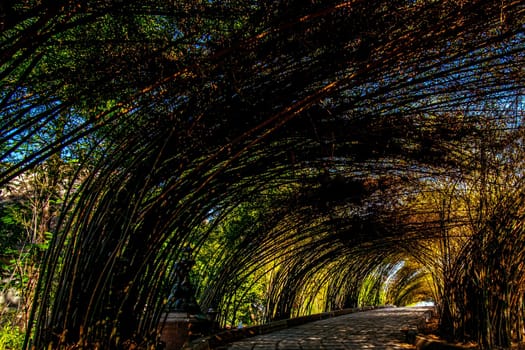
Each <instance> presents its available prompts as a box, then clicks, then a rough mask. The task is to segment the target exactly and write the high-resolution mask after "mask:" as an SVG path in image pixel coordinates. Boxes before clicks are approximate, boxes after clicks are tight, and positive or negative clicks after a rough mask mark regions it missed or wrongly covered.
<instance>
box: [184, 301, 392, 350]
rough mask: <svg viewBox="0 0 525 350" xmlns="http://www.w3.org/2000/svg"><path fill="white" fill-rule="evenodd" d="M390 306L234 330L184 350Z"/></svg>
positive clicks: (225, 342) (365, 307) (353, 309)
mask: <svg viewBox="0 0 525 350" xmlns="http://www.w3.org/2000/svg"><path fill="white" fill-rule="evenodd" d="M390 307H393V306H392V305H384V306H364V307H360V308H349V309H342V310H336V311H330V312H323V313H319V314H314V315H308V316H301V317H295V318H290V319H286V320H280V321H274V322H270V323H265V324H261V325H257V326H249V327H243V328H235V329H230V330H227V331H223V332H220V333H216V334H213V335H211V336H208V337H204V338H199V339H196V340H193V341H192V342H190V343H189V344H186V345H185V346H184V347H183V349H184V350H207V349H216V348H218V347H221V346H224V345H226V344H228V343H232V342H235V341H237V340H241V339H245V338H250V337H255V336H257V335H262V334H267V333H271V332H275V331H279V330H282V329H286V328H290V327H295V326H299V325H302V324H306V323H309V322H314V321H320V320H324V319H327V318H331V317H337V316H342V315H347V314H352V313H356V312H363V311H370V310H376V309H382V308H390Z"/></svg>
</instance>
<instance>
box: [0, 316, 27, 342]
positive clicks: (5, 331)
mask: <svg viewBox="0 0 525 350" xmlns="http://www.w3.org/2000/svg"><path fill="white" fill-rule="evenodd" d="M5 318H6V317H5V315H4V316H3V317H2V320H1V321H0V349H1V350H19V349H22V345H23V344H24V337H25V332H24V331H23V330H22V329H21V328H20V326H19V325H18V324H16V323H15V322H13V321H10V320H7V321H6V320H5Z"/></svg>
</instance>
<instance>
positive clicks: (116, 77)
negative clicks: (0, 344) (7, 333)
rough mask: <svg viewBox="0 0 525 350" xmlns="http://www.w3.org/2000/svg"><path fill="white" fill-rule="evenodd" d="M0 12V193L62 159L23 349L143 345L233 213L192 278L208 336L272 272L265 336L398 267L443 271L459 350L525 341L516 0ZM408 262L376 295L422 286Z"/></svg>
mask: <svg viewBox="0 0 525 350" xmlns="http://www.w3.org/2000/svg"><path fill="white" fill-rule="evenodd" d="M0 11H1V13H0V14H1V17H0V30H1V32H0V37H1V41H0V52H1V54H0V67H1V68H0V84H1V89H0V116H1V119H0V130H1V132H0V139H1V141H0V152H1V154H2V156H1V160H0V161H1V164H0V185H1V186H9V184H10V183H12V181H14V180H16V179H17V178H18V177H19V176H21V175H22V174H25V173H28V172H30V171H31V170H32V169H34V168H35V167H37V166H40V165H41V164H47V163H46V162H50V161H53V160H55V161H58V160H57V157H58V158H60V159H62V161H64V162H69V164H71V166H72V168H73V169H74V171H73V173H72V175H71V178H70V182H69V187H68V189H67V191H65V192H64V193H62V197H63V201H62V202H61V210H60V213H61V215H60V216H59V217H58V218H56V222H54V224H53V239H52V241H51V243H50V246H49V249H48V250H47V252H46V256H45V260H44V263H43V267H42V271H41V275H40V276H41V277H40V280H39V284H38V286H37V289H36V294H35V299H34V307H33V311H32V314H31V319H30V323H29V324H30V332H28V334H30V338H31V339H28V340H27V344H26V346H27V348H29V347H30V346H35V347H36V348H37V349H41V348H47V346H48V344H50V343H52V344H53V346H55V347H58V346H72V345H73V344H77V345H78V346H85V347H86V348H87V347H89V346H92V345H93V344H102V345H100V346H103V347H104V348H122V347H124V346H125V344H129V342H130V341H131V340H133V341H135V342H136V343H138V344H142V345H141V346H146V345H144V344H148V342H152V341H154V338H155V337H156V334H155V332H156V330H157V329H158V325H159V324H160V323H161V317H162V313H163V312H164V308H165V304H166V297H167V294H168V293H169V290H170V288H171V286H172V284H173V283H174V280H173V279H174V276H173V271H172V266H173V262H174V261H177V260H178V259H179V258H180V257H181V254H182V253H181V252H182V251H183V248H184V247H186V246H188V245H193V246H194V248H195V251H196V254H198V252H199V249H204V247H206V246H207V245H209V244H210V242H211V238H210V237H213V235H214V232H215V231H214V230H216V229H217V228H218V227H220V226H221V224H222V223H223V222H224V220H226V219H227V218H228V217H230V216H231V215H232V213H237V211H238V210H239V208H245V209H246V210H250V212H251V213H252V214H250V215H247V216H245V218H246V220H245V221H242V222H239V225H240V226H239V232H242V235H237V236H233V237H230V238H229V241H227V242H222V245H220V246H218V248H217V256H216V258H215V259H214V260H213V261H209V262H208V265H207V266H205V268H204V269H203V271H202V275H201V278H200V280H199V281H197V293H198V297H199V301H200V303H201V306H202V308H203V309H206V308H207V307H214V308H218V310H219V312H220V316H221V317H222V320H223V321H226V320H227V319H228V317H230V316H231V314H229V313H230V312H231V311H228V310H231V308H230V306H231V305H234V304H235V303H238V302H239V301H236V299H235V295H237V294H236V291H239V290H242V288H245V285H246V283H247V281H250V278H251V279H257V278H259V279H260V278H263V276H267V273H269V271H272V283H271V287H269V290H268V293H267V295H268V299H267V314H266V320H272V319H279V318H288V317H292V316H297V315H300V314H305V313H308V312H309V310H312V307H313V306H312V305H313V303H314V299H315V296H316V295H318V294H319V293H321V292H326V295H327V297H326V298H325V300H324V305H323V306H322V308H323V309H324V310H332V309H336V308H342V307H348V306H354V305H357V304H359V303H360V302H361V301H362V298H361V297H360V292H359V291H360V290H361V286H362V285H363V283H364V282H365V281H366V280H367V278H370V276H378V277H377V278H376V280H375V284H373V283H372V285H371V287H370V288H371V290H372V291H375V292H373V293H371V294H370V295H375V296H374V297H371V298H370V299H369V300H368V301H366V302H370V303H374V302H378V301H379V299H378V298H379V292H380V290H381V283H379V281H380V279H381V278H382V276H387V275H389V274H390V273H391V272H392V271H396V272H398V271H400V270H399V269H400V266H399V265H397V264H399V262H401V261H404V260H407V259H411V260H412V261H415V262H417V263H418V264H419V265H418V266H425V267H426V268H427V270H428V271H431V272H430V273H432V274H434V276H438V275H439V276H441V277H442V279H441V282H440V283H441V284H440V285H439V286H437V287H436V288H437V290H438V295H435V296H434V297H436V299H439V298H441V299H440V300H438V301H439V302H440V303H439V305H440V312H441V313H442V315H443V318H442V320H443V321H442V324H443V328H444V329H447V330H448V331H450V332H451V333H453V334H454V336H455V337H456V338H458V339H464V338H468V337H471V338H474V339H475V340H478V341H480V342H481V343H482V345H483V346H485V347H486V348H488V347H490V346H492V345H504V346H506V345H509V344H510V343H509V342H510V341H511V340H514V339H518V340H519V339H521V337H522V336H523V329H522V327H521V326H519V324H522V322H523V321H525V319H524V316H525V314H524V312H523V311H524V310H525V309H524V306H525V304H524V300H523V296H524V289H523V287H522V286H523V280H524V278H525V271H524V268H523V267H524V260H523V257H524V252H525V239H524V237H525V235H524V234H523V233H524V232H523V228H524V226H523V224H524V222H525V221H524V210H523V199H524V194H525V191H524V190H525V187H524V186H523V169H524V168H523V161H522V160H523V157H522V156H523V153H519V152H520V148H522V146H523V107H524V102H525V101H524V99H523V92H524V88H525V72H524V69H523V67H524V66H525V65H524V63H525V40H524V39H525V21H524V18H525V6H524V4H523V2H522V1H519V0H518V1H515V0H504V1H489V0H473V1H452V0H450V1H448V0H446V1H431V0H421V1H419V0H418V1H387V0H374V1H360V0H351V1H308V2H305V1H296V0H288V1H273V2H257V1H247V0H232V1H176V2H173V1H164V0H158V1H150V0H141V1H135V0H132V1H127V2H122V1H116V0H113V1H110V0H100V1H91V0H83V1H68V0H64V1H59V2H55V1H30V0H24V1H21V0H20V1H14V2H12V3H9V4H8V3H2V5H1V8H0ZM520 155H521V156H520ZM510 160H512V162H511V161H510ZM509 164H512V165H510V167H509V166H508V165H509ZM503 165H505V166H507V168H504V167H503ZM505 169H506V170H505ZM501 174H505V176H506V178H503V177H502V176H503V175H501ZM471 185H472V186H471ZM447 186H448V187H447ZM469 186H471V187H469ZM472 188H476V191H474V190H473V189H472ZM510 189H512V190H510ZM498 191H499V192H498ZM489 192H490V195H489ZM473 193H476V196H477V197H475V196H474V197H475V198H473V197H472V196H473ZM467 195H469V196H467ZM462 196H463V197H462ZM467 197H468V199H465V200H463V199H462V198H467ZM459 202H461V203H463V204H462V205H460V204H457V203H459ZM422 203H424V204H425V205H423V204H422ZM465 203H466V204H465ZM430 204H432V205H430ZM474 207H475V208H477V209H478V211H477V213H478V214H479V215H478V216H479V217H475V215H471V213H472V212H473V210H472V208H474ZM469 210H470V211H469ZM253 213H256V214H253ZM502 213H504V215H503V214H502ZM436 242H437V243H436ZM436 252H439V254H437V253H436ZM480 262H481V263H482V266H481V267H480ZM396 266H397V267H396ZM405 268H406V269H408V270H406V271H405V270H403V269H402V268H401V275H403V274H404V275H403V276H404V277H403V278H400V279H399V280H398V281H397V285H396V287H395V288H393V289H392V293H394V294H395V293H397V294H396V295H393V296H392V300H398V301H399V302H402V300H408V299H409V297H408V296H407V295H403V290H404V291H406V290H408V289H410V288H412V289H410V290H412V291H416V290H420V289H418V288H419V287H420V285H418V283H420V281H421V280H415V279H413V278H412V277H413V274H412V272H414V271H415V270H414V269H412V270H411V269H410V268H408V267H407V266H405ZM254 276H255V277H254ZM411 276H412V277H411ZM489 276H490V278H489ZM264 278H266V277H264ZM418 281H419V282H418ZM494 281H496V282H494ZM490 286H493V287H490ZM496 286H497V287H496ZM396 288H397V292H396ZM407 288H408V289H407ZM491 288H495V289H494V290H492V289H491ZM374 293H375V294H374ZM487 293H488V294H490V296H489V297H487ZM467 295H468V297H466V296H467ZM502 296H504V298H507V299H502V298H503V297H502ZM407 298H408V299H407ZM500 311H502V312H500ZM503 311H504V312H503ZM499 314H502V315H503V316H501V317H499V316H498V317H499V318H498V317H496V316H495V315H499ZM476 320H482V321H483V322H485V323H483V322H481V323H479V324H476ZM518 321H519V322H518ZM520 322H521V323H520ZM498 330H499V331H498Z"/></svg>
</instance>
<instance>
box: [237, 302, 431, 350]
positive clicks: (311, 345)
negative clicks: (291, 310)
mask: <svg viewBox="0 0 525 350" xmlns="http://www.w3.org/2000/svg"><path fill="white" fill-rule="evenodd" d="M428 310H429V308H423V307H413V308H404V307H403V308H402V307H399V308H388V309H377V310H372V311H364V312H357V313H352V314H348V315H344V316H339V317H333V318H329V319H325V320H322V321H317V322H312V323H308V324H304V325H301V326H297V327H292V328H288V329H284V330H281V331H277V332H273V333H269V334H265V335H259V336H256V337H252V338H247V339H243V340H240V341H237V342H235V343H234V344H230V345H229V346H228V349H235V350H270V349H271V350H281V349H289V350H317V349H324V350H353V349H373V350H379V349H415V347H414V346H413V345H410V344H407V343H405V336H404V335H403V334H402V332H401V328H403V327H404V326H409V327H410V326H412V327H415V326H417V325H418V324H419V323H420V322H421V321H422V320H423V319H424V315H425V312H427V311H428Z"/></svg>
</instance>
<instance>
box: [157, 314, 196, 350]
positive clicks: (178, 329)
mask: <svg viewBox="0 0 525 350" xmlns="http://www.w3.org/2000/svg"><path fill="white" fill-rule="evenodd" d="M165 317H166V322H165V323H164V327H163V328H162V332H161V336H160V340H161V341H162V342H163V343H164V344H165V346H166V347H165V350H179V349H182V346H183V345H184V344H185V343H187V342H188V341H189V339H190V325H191V317H190V315H188V313H186V312H170V313H168V314H167V315H166V316H165Z"/></svg>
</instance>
